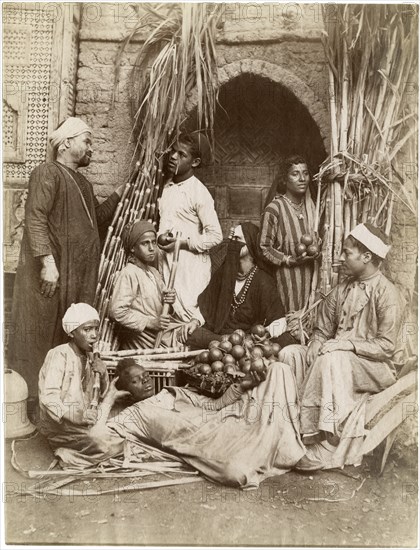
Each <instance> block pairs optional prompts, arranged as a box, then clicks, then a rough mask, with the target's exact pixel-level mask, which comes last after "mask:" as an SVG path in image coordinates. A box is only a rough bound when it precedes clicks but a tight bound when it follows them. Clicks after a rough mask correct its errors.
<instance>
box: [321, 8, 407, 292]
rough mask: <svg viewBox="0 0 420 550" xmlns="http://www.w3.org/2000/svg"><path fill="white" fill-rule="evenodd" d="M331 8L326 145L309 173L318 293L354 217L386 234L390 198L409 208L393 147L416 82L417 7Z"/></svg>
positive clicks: (330, 280)
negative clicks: (317, 237) (315, 208)
mask: <svg viewBox="0 0 420 550" xmlns="http://www.w3.org/2000/svg"><path fill="white" fill-rule="evenodd" d="M335 8H336V10H335V13H336V18H334V21H332V19H331V17H329V19H328V18H325V19H326V22H325V32H324V34H323V43H324V49H325V54H326V58H327V65H328V79H329V106H330V115H331V151H330V156H329V158H328V159H327V160H326V161H325V162H324V164H323V165H322V166H321V168H320V172H319V174H318V176H317V181H318V186H319V189H318V192H319V196H320V197H321V201H320V209H321V213H320V217H321V218H322V219H323V227H322V233H323V250H322V252H323V254H322V264H321V266H320V272H319V278H320V279H319V280H320V287H319V290H320V291H321V293H322V294H326V293H327V292H328V291H329V290H330V289H331V288H332V287H333V286H334V285H335V284H336V283H337V277H338V268H339V258H340V255H341V248H342V242H343V239H344V236H345V235H346V234H347V233H348V232H349V231H350V230H351V229H352V228H353V227H354V226H355V225H356V224H358V223H361V222H367V221H368V222H371V223H373V224H374V225H375V226H377V227H380V228H382V229H383V230H384V231H385V232H386V233H387V234H389V233H390V231H391V223H392V209H393V204H394V201H395V200H399V201H401V202H402V203H403V204H404V205H405V206H406V207H407V208H408V209H409V210H410V211H411V212H413V213H415V207H414V205H413V203H412V201H411V200H410V197H409V194H408V192H407V190H406V188H405V186H404V180H403V178H402V177H401V175H400V174H399V171H398V163H397V154H398V153H399V152H400V151H401V148H402V147H403V146H405V145H406V144H407V143H408V142H409V141H410V140H415V135H416V132H417V126H416V123H417V113H416V102H413V103H411V104H410V103H409V102H407V97H408V96H407V94H409V93H410V92H411V93H412V89H411V90H410V89H409V88H410V87H411V88H412V83H413V82H417V77H416V70H417V68H416V63H415V59H416V52H417V48H416V45H417V10H415V9H413V6H410V5H408V4H406V5H404V4H400V5H386V4H383V5H379V4H377V5H368V4H363V5H362V4H343V5H337V6H335ZM317 219H319V218H317ZM317 230H318V226H316V227H315V231H317ZM316 299H317V296H316V293H315V292H314V293H313V295H312V297H311V300H312V303H313V302H314V301H315V300H316Z"/></svg>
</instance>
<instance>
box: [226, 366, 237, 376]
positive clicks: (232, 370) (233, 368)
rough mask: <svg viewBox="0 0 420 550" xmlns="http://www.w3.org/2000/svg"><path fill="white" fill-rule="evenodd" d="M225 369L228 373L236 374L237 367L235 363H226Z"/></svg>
mask: <svg viewBox="0 0 420 550" xmlns="http://www.w3.org/2000/svg"><path fill="white" fill-rule="evenodd" d="M224 371H225V373H226V374H236V369H235V367H234V366H233V365H230V364H229V365H225V368H224Z"/></svg>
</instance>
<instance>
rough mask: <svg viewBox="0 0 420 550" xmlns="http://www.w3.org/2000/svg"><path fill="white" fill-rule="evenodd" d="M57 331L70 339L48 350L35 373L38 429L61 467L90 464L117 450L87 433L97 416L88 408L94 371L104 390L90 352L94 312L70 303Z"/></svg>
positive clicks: (101, 369) (103, 375) (104, 379)
mask: <svg viewBox="0 0 420 550" xmlns="http://www.w3.org/2000/svg"><path fill="white" fill-rule="evenodd" d="M63 329H64V331H65V332H66V333H67V334H68V336H69V338H70V342H69V343H67V344H62V345H60V346H57V347H55V348H53V349H52V350H50V351H49V352H48V354H47V357H46V358H45V361H44V364H43V366H42V368H41V371H40V373H39V405H40V422H39V426H38V428H39V431H40V432H41V433H42V434H43V435H45V436H46V437H47V439H48V442H49V444H50V446H51V448H52V449H53V451H54V453H55V454H56V456H58V457H59V458H60V459H61V463H62V465H66V464H68V463H69V464H73V465H74V464H77V463H78V461H81V462H82V463H83V464H85V463H86V461H89V460H92V463H96V462H98V460H100V459H102V458H107V457H108V456H112V455H113V454H114V453H115V452H116V451H117V450H120V449H119V447H118V448H116V449H112V443H111V444H110V442H109V440H108V442H107V443H106V444H105V443H104V444H103V445H102V444H101V442H100V441H99V442H98V441H94V440H92V438H91V437H90V435H89V430H90V428H91V427H92V425H93V424H95V423H96V421H97V420H98V412H97V410H96V409H95V408H90V404H91V401H92V398H93V388H94V378H95V373H99V374H100V390H101V392H102V394H104V393H105V392H106V390H107V388H108V374H107V370H106V366H105V365H104V363H103V362H102V361H101V359H99V358H98V357H96V358H95V357H94V356H93V346H94V344H95V343H96V342H97V340H98V334H99V315H98V312H97V311H96V310H95V309H94V308H93V307H91V306H90V305H88V304H83V303H79V304H72V305H71V307H69V309H68V310H67V311H66V314H65V315H64V317H63ZM121 395H123V394H121ZM82 457H83V460H82Z"/></svg>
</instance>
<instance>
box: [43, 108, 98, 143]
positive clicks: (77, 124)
mask: <svg viewBox="0 0 420 550" xmlns="http://www.w3.org/2000/svg"><path fill="white" fill-rule="evenodd" d="M85 132H89V133H92V130H91V129H90V128H89V126H88V125H87V124H86V122H83V120H81V119H80V118H77V117H74V116H71V117H69V118H68V119H67V120H66V121H65V122H63V124H62V125H61V126H60V127H59V128H57V130H54V132H53V133H52V134H51V135H50V137H49V141H50V144H51V146H52V147H53V149H55V148H56V147H58V146H59V145H61V144H62V143H63V141H64V140H65V139H69V138H73V137H76V136H80V134H84V133H85Z"/></svg>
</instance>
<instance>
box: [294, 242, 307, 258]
mask: <svg viewBox="0 0 420 550" xmlns="http://www.w3.org/2000/svg"><path fill="white" fill-rule="evenodd" d="M305 252H306V245H304V244H302V243H300V244H298V245H297V246H296V254H297V255H298V256H302V254H305Z"/></svg>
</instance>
